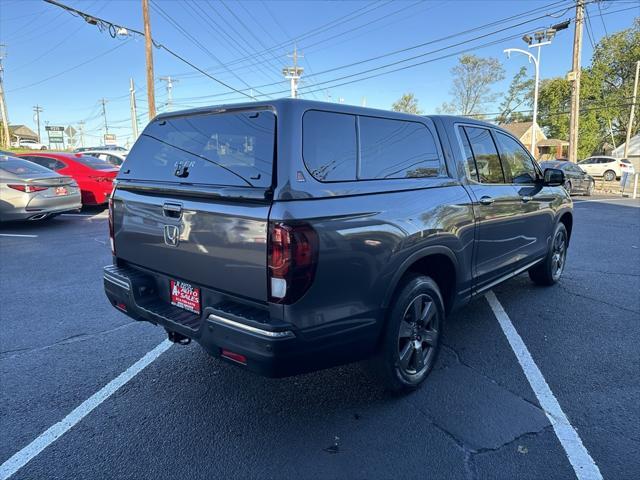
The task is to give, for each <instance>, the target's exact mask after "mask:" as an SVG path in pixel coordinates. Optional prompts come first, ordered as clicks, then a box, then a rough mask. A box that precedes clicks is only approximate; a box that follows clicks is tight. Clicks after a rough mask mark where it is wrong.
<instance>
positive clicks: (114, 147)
mask: <svg viewBox="0 0 640 480" xmlns="http://www.w3.org/2000/svg"><path fill="white" fill-rule="evenodd" d="M91 150H109V151H116V152H128V150H127V149H126V148H124V147H120V146H118V145H100V146H97V147H78V148H76V149H75V150H74V151H73V152H74V153H82V152H89V151H91Z"/></svg>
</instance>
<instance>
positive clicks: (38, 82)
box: [7, 0, 129, 92]
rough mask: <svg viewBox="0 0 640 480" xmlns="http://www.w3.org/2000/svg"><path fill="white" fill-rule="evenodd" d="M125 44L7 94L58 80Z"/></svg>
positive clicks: (126, 41) (123, 43)
mask: <svg viewBox="0 0 640 480" xmlns="http://www.w3.org/2000/svg"><path fill="white" fill-rule="evenodd" d="M45 1H48V0H45ZM127 43H129V40H128V39H127V40H124V41H123V42H122V43H120V44H119V45H116V46H115V47H113V48H110V49H108V50H105V51H104V52H102V53H101V54H99V55H96V56H94V57H91V58H90V59H88V60H85V61H84V62H81V63H78V64H77V65H74V66H73V67H68V68H65V69H64V70H63V71H61V72H58V73H56V74H53V75H51V76H49V77H45V78H42V79H40V80H38V81H37V82H33V83H30V84H28V85H23V86H21V87H17V88H12V89H11V90H7V92H17V91H18V90H24V89H25V88H30V87H35V86H36V85H40V84H41V83H44V82H48V81H49V80H53V79H54V78H58V77H60V76H62V75H64V74H66V73H68V72H71V71H73V70H76V69H78V68H80V67H84V66H85V65H87V64H89V63H91V62H95V61H96V60H98V59H99V58H102V57H104V56H105V55H108V54H110V53H111V52H114V51H115V50H117V49H119V48H122V47H123V46H124V45H126V44H127Z"/></svg>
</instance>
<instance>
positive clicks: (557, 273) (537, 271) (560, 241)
mask: <svg viewBox="0 0 640 480" xmlns="http://www.w3.org/2000/svg"><path fill="white" fill-rule="evenodd" d="M568 245H569V236H568V235H567V229H566V227H565V226H564V224H563V223H562V222H560V223H558V225H557V226H556V229H555V231H554V234H553V241H552V242H551V248H550V249H549V252H548V253H547V256H546V257H545V258H544V260H543V261H542V262H540V263H538V264H536V265H535V266H534V267H532V268H530V269H529V277H530V278H531V280H533V282H534V283H536V284H538V285H544V286H549V285H553V284H554V283H556V282H557V281H558V280H560V277H561V276H562V272H563V271H564V266H565V263H566V260H567V246H568Z"/></svg>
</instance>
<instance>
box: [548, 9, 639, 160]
mask: <svg viewBox="0 0 640 480" xmlns="http://www.w3.org/2000/svg"><path fill="white" fill-rule="evenodd" d="M638 59H640V19H637V20H636V21H635V22H634V25H633V26H632V27H631V28H628V29H626V30H622V31H620V32H616V33H613V34H612V35H610V36H608V37H605V38H603V39H602V40H601V41H600V42H599V43H598V44H597V45H596V48H595V50H594V54H593V57H592V59H591V63H590V65H589V66H587V67H586V68H583V69H582V71H581V81H580V122H579V131H578V157H579V158H584V157H587V156H589V155H592V154H596V153H602V151H603V147H604V145H605V144H611V143H615V145H620V144H621V143H622V142H624V140H625V135H626V131H627V125H628V123H629V109H630V108H631V97H632V95H633V91H632V90H633V80H634V75H635V62H636V61H638ZM570 108H571V84H570V83H569V81H567V80H565V79H563V78H552V79H548V80H543V81H542V82H541V85H540V94H539V99H538V122H539V123H540V125H542V126H544V128H545V130H546V131H547V134H548V136H551V137H554V138H560V139H568V138H569V111H570ZM631 131H632V135H635V134H636V133H638V131H640V119H639V120H636V121H635V122H634V125H633V128H632V129H631Z"/></svg>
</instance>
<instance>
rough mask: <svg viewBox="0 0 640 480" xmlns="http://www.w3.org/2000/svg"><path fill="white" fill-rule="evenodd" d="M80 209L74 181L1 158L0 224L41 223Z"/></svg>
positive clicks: (20, 161)
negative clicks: (17, 222)
mask: <svg viewBox="0 0 640 480" xmlns="http://www.w3.org/2000/svg"><path fill="white" fill-rule="evenodd" d="M81 207H82V201H81V198H80V189H79V188H78V184H77V183H76V181H75V180H74V179H73V178H71V177H65V176H62V175H60V174H58V173H56V172H54V171H52V170H49V169H48V168H44V167H41V166H40V165H36V164H35V163H32V162H29V161H27V160H22V159H20V158H16V157H11V156H7V155H0V221H2V222H5V221H9V220H44V219H45V218H49V217H52V216H54V215H56V214H58V213H62V212H68V211H70V210H80V208H81Z"/></svg>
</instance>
